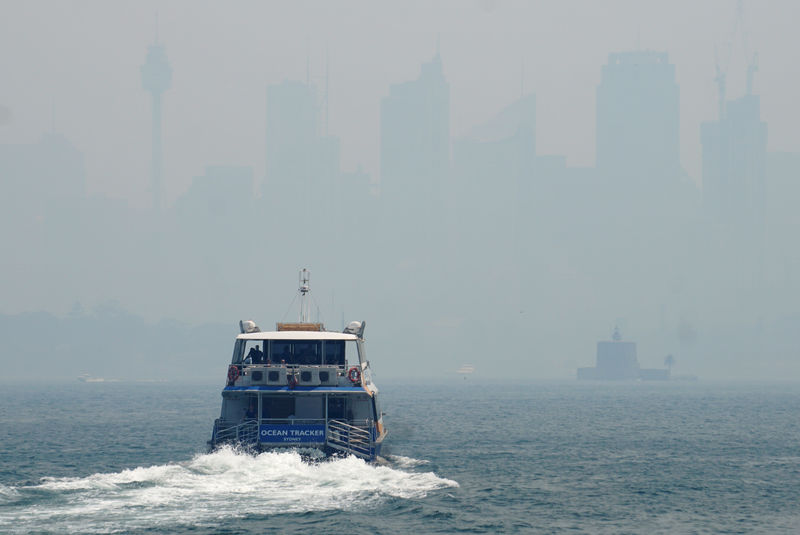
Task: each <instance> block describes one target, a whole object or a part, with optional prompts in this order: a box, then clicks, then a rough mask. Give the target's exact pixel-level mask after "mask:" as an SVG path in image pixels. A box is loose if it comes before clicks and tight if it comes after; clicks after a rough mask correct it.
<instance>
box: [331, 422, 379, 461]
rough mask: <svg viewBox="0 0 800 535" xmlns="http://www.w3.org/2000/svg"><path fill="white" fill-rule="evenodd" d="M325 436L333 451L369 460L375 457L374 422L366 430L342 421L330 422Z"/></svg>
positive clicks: (368, 424) (369, 423)
mask: <svg viewBox="0 0 800 535" xmlns="http://www.w3.org/2000/svg"><path fill="white" fill-rule="evenodd" d="M325 436H326V440H327V444H328V446H330V447H331V448H333V449H336V450H339V451H341V452H344V453H350V454H353V455H355V456H356V457H361V458H363V459H368V460H372V459H373V458H374V457H375V442H374V441H373V438H372V422H371V421H369V420H368V421H367V426H366V429H365V428H364V427H359V426H355V425H350V424H348V423H347V422H344V421H342V420H329V421H328V428H327V429H326V433H325Z"/></svg>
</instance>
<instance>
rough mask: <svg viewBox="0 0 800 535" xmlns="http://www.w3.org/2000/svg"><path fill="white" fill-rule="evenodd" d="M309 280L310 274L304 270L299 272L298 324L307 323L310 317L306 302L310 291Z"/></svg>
mask: <svg viewBox="0 0 800 535" xmlns="http://www.w3.org/2000/svg"><path fill="white" fill-rule="evenodd" d="M310 280H311V272H310V271H309V270H307V269H306V268H303V269H301V270H300V289H299V291H300V323H308V322H309V321H310V320H309V317H310V316H311V315H310V314H309V311H308V301H307V300H306V296H307V295H308V293H309V292H310V291H311V287H310V286H309V285H308V282H309V281H310Z"/></svg>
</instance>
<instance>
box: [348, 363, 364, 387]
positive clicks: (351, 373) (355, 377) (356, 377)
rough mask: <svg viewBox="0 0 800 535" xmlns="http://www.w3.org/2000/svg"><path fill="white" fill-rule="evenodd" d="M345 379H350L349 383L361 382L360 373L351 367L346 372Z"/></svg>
mask: <svg viewBox="0 0 800 535" xmlns="http://www.w3.org/2000/svg"><path fill="white" fill-rule="evenodd" d="M347 378H348V379H350V382H351V383H357V382H359V381H360V380H361V371H359V369H358V368H356V367H355V366H353V367H352V368H350V369H349V370H347Z"/></svg>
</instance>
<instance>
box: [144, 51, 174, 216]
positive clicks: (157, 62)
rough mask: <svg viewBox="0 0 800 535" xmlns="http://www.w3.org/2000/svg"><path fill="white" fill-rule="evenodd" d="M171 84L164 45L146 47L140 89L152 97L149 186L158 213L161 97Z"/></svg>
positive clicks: (160, 198)
mask: <svg viewBox="0 0 800 535" xmlns="http://www.w3.org/2000/svg"><path fill="white" fill-rule="evenodd" d="M171 83H172V68H171V67H170V66H169V62H168V61H167V53H166V51H165V50H164V45H162V44H159V42H158V35H156V41H155V43H153V44H152V45H150V46H148V47H147V59H146V60H145V64H144V65H142V88H143V89H144V90H145V91H147V92H149V93H150V95H151V96H152V109H153V135H152V138H153V149H152V160H151V165H152V168H151V184H150V187H151V188H152V193H153V208H154V209H155V211H156V212H160V211H161V208H162V204H163V202H164V178H163V162H162V143H161V95H162V94H163V93H164V91H166V90H167V89H169V87H170V84H171Z"/></svg>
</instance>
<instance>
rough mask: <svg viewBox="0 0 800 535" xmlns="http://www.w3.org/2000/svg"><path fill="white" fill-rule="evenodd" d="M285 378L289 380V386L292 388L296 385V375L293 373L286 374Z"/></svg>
mask: <svg viewBox="0 0 800 535" xmlns="http://www.w3.org/2000/svg"><path fill="white" fill-rule="evenodd" d="M286 379H287V381H288V382H289V388H294V387H296V386H297V377H295V376H294V374H293V373H292V374H289V375H287V376H286Z"/></svg>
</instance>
